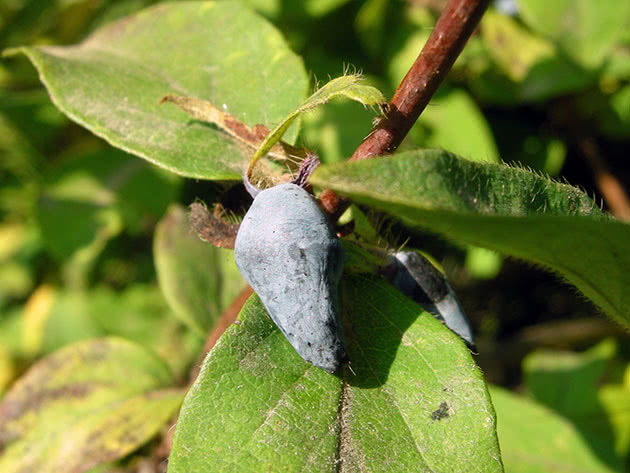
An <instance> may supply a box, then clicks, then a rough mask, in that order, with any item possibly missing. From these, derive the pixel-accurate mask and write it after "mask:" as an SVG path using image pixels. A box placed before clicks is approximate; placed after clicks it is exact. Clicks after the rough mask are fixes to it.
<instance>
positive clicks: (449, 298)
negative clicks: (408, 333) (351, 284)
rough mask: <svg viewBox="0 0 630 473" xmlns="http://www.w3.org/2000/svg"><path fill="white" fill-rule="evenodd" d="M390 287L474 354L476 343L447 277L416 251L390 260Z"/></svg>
mask: <svg viewBox="0 0 630 473" xmlns="http://www.w3.org/2000/svg"><path fill="white" fill-rule="evenodd" d="M391 262H392V265H393V267H394V271H393V272H392V274H391V275H390V276H389V280H390V282H391V283H392V285H393V286H394V287H395V288H396V289H398V290H399V291H400V292H402V293H403V294H405V295H406V296H407V297H409V298H410V299H413V300H414V301H416V302H417V303H418V304H420V305H421V306H422V307H424V309H425V310H427V311H428V312H430V313H431V314H433V316H435V317H436V318H437V319H439V320H441V321H442V322H444V324H445V325H446V326H447V327H448V328H450V329H451V330H452V331H453V332H455V333H456V334H457V335H459V336H460V337H461V338H462V339H463V340H464V341H465V342H466V345H468V346H469V347H470V348H472V349H473V350H475V340H474V337H473V334H472V330H471V329H470V324H469V323H468V319H467V318H466V314H465V313H464V311H463V310H462V308H461V305H460V304H459V301H458V299H457V296H456V295H455V291H454V290H453V288H452V287H451V285H450V284H449V282H448V280H447V279H446V277H445V276H444V275H443V274H442V273H441V272H440V271H438V269H437V268H436V267H435V266H433V265H432V264H431V262H430V261H429V260H428V259H426V258H425V257H424V256H422V255H421V254H420V253H417V252H415V251H399V252H398V253H395V254H394V255H393V256H392V257H391Z"/></svg>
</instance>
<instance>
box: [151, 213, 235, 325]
mask: <svg viewBox="0 0 630 473" xmlns="http://www.w3.org/2000/svg"><path fill="white" fill-rule="evenodd" d="M153 254H154V258H155V267H156V270H157V275H158V281H159V283H160V288H161V289H162V292H163V294H164V297H165V298H166V300H167V301H168V303H169V305H170V306H171V308H172V309H173V311H174V312H175V314H176V315H177V316H178V317H179V318H180V319H181V320H182V322H184V323H185V324H186V325H188V326H189V327H191V328H193V329H194V330H197V331H198V332H200V333H202V334H203V333H206V332H207V331H208V330H209V329H210V328H212V326H213V324H214V322H216V320H217V319H218V318H219V316H220V315H221V312H222V311H223V310H224V309H225V308H226V307H227V306H228V305H229V304H230V303H231V302H232V299H234V297H236V296H237V295H238V293H239V292H240V291H241V290H242V289H243V287H244V286H245V281H244V280H243V278H242V277H241V276H240V273H239V272H238V269H237V268H236V264H235V263H234V253H233V252H232V251H231V250H227V249H223V248H217V247H215V246H213V245H211V244H209V243H206V242H204V241H201V240H200V239H199V237H198V236H197V235H196V233H195V232H194V231H193V229H192V228H191V226H190V223H189V221H188V217H187V215H186V212H185V210H184V209H183V208H181V207H178V206H173V207H171V208H170V209H169V211H168V213H167V215H166V216H165V217H164V219H163V220H162V221H161V222H160V224H159V225H158V227H157V229H156V231H155V240H154V242H153Z"/></svg>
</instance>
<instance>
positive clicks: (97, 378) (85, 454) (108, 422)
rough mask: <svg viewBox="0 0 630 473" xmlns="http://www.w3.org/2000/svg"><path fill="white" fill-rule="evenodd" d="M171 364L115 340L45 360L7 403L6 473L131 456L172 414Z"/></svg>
mask: <svg viewBox="0 0 630 473" xmlns="http://www.w3.org/2000/svg"><path fill="white" fill-rule="evenodd" d="M172 382H173V381H172V377H171V374H170V372H169V370H168V368H167V367H166V365H164V363H163V362H162V361H161V360H159V359H158V358H157V357H155V356H154V355H152V354H151V353H149V352H147V351H146V350H145V349H144V348H142V347H141V346H139V345H136V344H134V343H131V342H127V341H124V340H122V339H116V338H104V339H94V340H90V341H86V342H81V343H77V344H75V345H71V346H68V347H66V348H64V349H62V350H59V351H57V352H55V353H54V354H53V355H51V356H49V357H47V358H44V359H43V360H41V361H40V362H39V363H37V364H36V365H34V366H33V367H31V369H30V370H29V371H28V372H27V373H26V374H25V375H24V376H23V377H22V378H20V380H18V382H17V383H16V384H15V385H14V386H13V388H12V389H11V390H10V391H9V392H8V393H7V395H6V396H5V397H4V399H3V400H2V403H1V404H0V471H7V472H8V471H23V472H27V471H33V472H34V471H46V472H49V473H56V472H60V473H61V472H63V473H79V472H82V471H85V470H87V469H89V468H91V467H92V466H95V465H98V464H100V463H104V462H107V461H111V460H114V459H117V458H120V457H123V456H125V455H127V454H128V453H130V452H132V451H133V450H135V449H136V448H137V447H139V446H140V445H142V444H143V443H144V442H146V441H147V440H148V439H150V438H151V437H152V436H153V435H155V433H156V432H157V431H158V430H159V429H160V428H161V427H162V426H163V425H164V424H165V423H166V421H167V420H168V419H169V418H170V417H171V416H172V415H173V413H174V412H175V410H176V409H177V407H178V406H179V403H180V402H181V395H182V393H181V391H177V390H174V389H168V388H169V387H170V386H171V384H172Z"/></svg>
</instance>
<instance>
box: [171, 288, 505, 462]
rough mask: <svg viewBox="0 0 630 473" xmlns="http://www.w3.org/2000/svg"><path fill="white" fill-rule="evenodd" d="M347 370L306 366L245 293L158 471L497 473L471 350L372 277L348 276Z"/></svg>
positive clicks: (489, 418) (489, 411) (489, 416)
mask: <svg viewBox="0 0 630 473" xmlns="http://www.w3.org/2000/svg"><path fill="white" fill-rule="evenodd" d="M342 299H343V305H344V318H345V319H344V325H345V333H346V342H347V345H348V351H349V355H350V359H351V360H352V361H351V369H345V371H344V373H343V375H341V376H340V377H339V376H336V375H331V374H328V373H326V372H324V371H323V370H321V369H318V368H316V367H314V366H312V365H310V364H308V363H306V362H305V361H303V360H302V359H301V358H300V357H299V355H297V353H296V352H295V351H294V350H293V348H292V347H291V345H290V344H289V343H288V342H287V341H286V339H285V338H284V336H283V335H282V333H281V332H280V331H279V330H278V329H277V328H276V327H275V326H274V325H273V323H272V322H271V320H270V319H269V317H268V316H267V314H266V311H265V309H264V307H263V306H262V304H261V303H260V301H259V299H258V298H257V297H255V296H254V297H252V298H251V299H250V300H249V301H248V303H247V304H246V305H245V306H244V308H243V310H242V312H241V314H240V323H239V324H238V325H233V326H232V327H231V328H230V329H228V331H227V332H226V333H225V334H224V336H223V337H222V338H221V339H220V340H219V342H218V343H217V345H216V346H215V348H214V349H213V350H212V352H211V353H210V354H209V356H208V357H207V358H206V360H205V362H204V365H203V367H202V370H201V373H200V375H199V377H198V379H197V381H196V382H195V384H194V385H193V387H192V388H191V390H190V391H189V393H188V394H187V396H186V399H185V402H184V405H183V407H182V411H181V413H180V417H179V421H178V424H177V430H176V432H175V439H174V444H173V450H172V454H171V458H170V461H169V473H180V472H181V473H184V472H191V471H210V470H211V471H217V472H220V471H237V470H238V471H239V472H249V471H251V472H256V473H258V472H260V471H283V472H291V471H299V472H308V471H312V472H318V473H322V472H327V471H329V472H335V471H375V472H376V471H378V472H400V471H458V472H473V471H474V472H480V471H487V472H490V471H502V466H501V460H500V453H499V450H498V445H497V440H496V434H495V424H494V411H493V408H492V405H491V404H490V402H489V399H488V394H487V391H486V388H485V385H484V382H483V379H482V375H481V372H480V371H479V369H478V368H477V367H476V365H475V363H474V362H473V360H472V358H471V356H470V352H469V351H468V350H467V349H466V348H465V346H464V345H463V343H461V341H460V340H459V339H458V338H457V336H455V335H454V334H453V333H452V332H450V331H449V330H448V329H446V328H445V327H444V326H443V325H442V324H441V323H440V322H438V321H437V320H436V319H434V318H433V317H432V316H431V315H429V314H428V313H426V312H423V310H422V309H421V308H420V307H419V306H418V305H416V304H415V303H413V302H412V301H410V300H409V299H407V298H406V297H404V296H403V295H401V294H400V293H398V292H397V291H396V290H394V289H393V288H392V287H391V286H389V285H388V284H387V283H385V282H384V281H382V280H379V279H376V278H364V277H361V276H348V277H347V278H346V279H344V284H343V298H342Z"/></svg>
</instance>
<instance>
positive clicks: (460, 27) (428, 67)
mask: <svg viewBox="0 0 630 473" xmlns="http://www.w3.org/2000/svg"><path fill="white" fill-rule="evenodd" d="M489 3H490V0H450V1H449V2H448V4H447V5H446V8H445V9H444V11H443V12H442V14H441V15H440V18H439V19H438V21H437V23H436V25H435V28H434V29H433V32H432V33H431V36H430V37H429V39H428V41H427V42H426V44H425V45H424V47H423V48H422V51H421V52H420V55H419V56H418V58H417V59H416V61H415V62H414V64H413V66H411V69H409V72H407V75H406V76H405V78H404V79H403V80H402V82H401V83H400V85H399V86H398V89H396V92H395V93H394V96H393V97H392V99H391V100H390V102H389V109H388V112H387V114H386V116H385V118H383V119H382V120H380V121H379V122H378V123H377V125H376V126H375V128H374V129H373V130H372V132H371V133H370V134H369V135H368V136H367V137H366V138H365V140H363V143H361V144H360V145H359V147H358V148H357V149H356V151H355V152H354V154H353V155H352V157H351V158H350V159H351V160H359V159H365V158H370V157H374V156H379V155H382V154H385V153H391V152H393V151H394V150H396V148H397V147H398V146H399V145H400V143H401V142H402V140H403V139H404V138H405V136H407V133H408V132H409V130H410V129H411V127H412V126H413V124H414V123H415V122H416V120H417V119H418V117H419V116H420V114H421V113H422V111H423V110H424V108H425V107H426V106H427V104H428V103H429V100H431V97H433V94H434V93H435V92H436V90H437V89H438V87H439V85H440V84H441V83H442V81H443V80H444V78H445V77H446V74H448V72H449V71H450V70H451V67H452V66H453V63H454V62H455V60H456V59H457V57H458V56H459V54H460V53H461V51H462V49H464V45H465V44H466V42H467V41H468V38H469V37H470V35H471V34H472V32H473V31H474V30H475V28H476V27H477V25H478V24H479V21H480V20H481V17H482V16H483V13H484V12H485V10H486V8H487V7H488V4H489ZM321 201H322V205H323V206H324V208H325V209H326V210H327V211H328V212H329V213H331V214H333V215H340V214H341V212H343V210H345V209H346V208H347V206H348V202H347V201H346V200H345V199H343V198H340V197H338V196H337V195H336V194H335V193H334V192H333V191H331V190H329V189H326V190H324V191H323V192H322V195H321Z"/></svg>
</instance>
